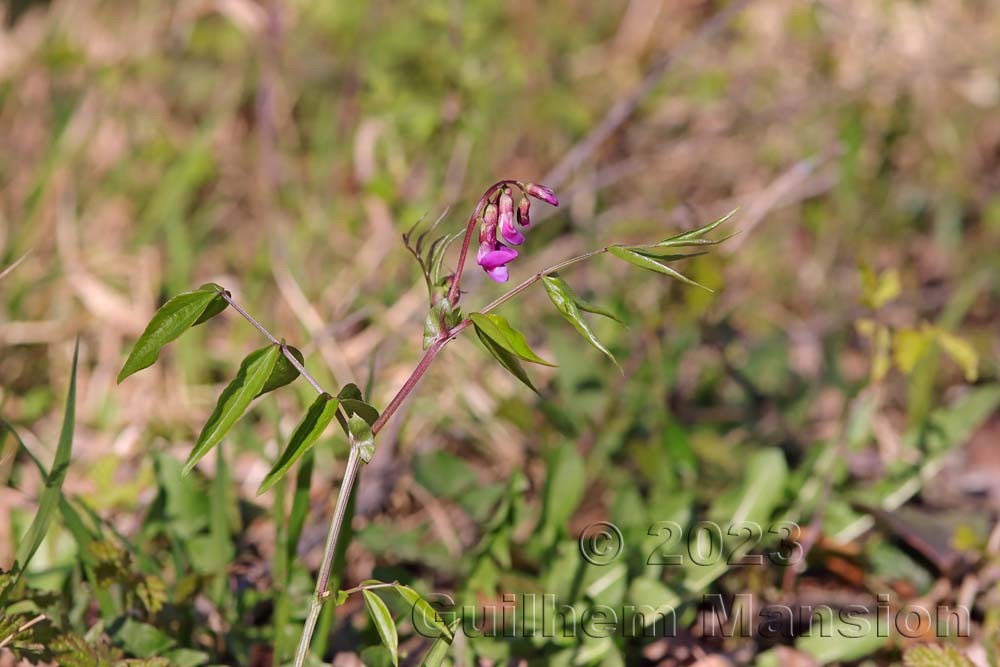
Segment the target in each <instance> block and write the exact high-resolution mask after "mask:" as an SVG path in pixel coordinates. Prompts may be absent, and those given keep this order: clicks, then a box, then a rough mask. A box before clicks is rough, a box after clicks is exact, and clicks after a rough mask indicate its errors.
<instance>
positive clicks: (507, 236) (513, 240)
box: [500, 220, 524, 245]
mask: <svg viewBox="0 0 1000 667" xmlns="http://www.w3.org/2000/svg"><path fill="white" fill-rule="evenodd" d="M500 234H501V235H502V236H503V240H504V241H506V242H507V243H509V244H511V245H521V244H522V243H524V234H522V233H521V232H519V231H517V227H515V226H514V224H513V222H511V221H507V220H505V221H504V224H503V226H502V227H500Z"/></svg>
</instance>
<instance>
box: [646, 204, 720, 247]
mask: <svg viewBox="0 0 1000 667" xmlns="http://www.w3.org/2000/svg"><path fill="white" fill-rule="evenodd" d="M738 210H739V209H738V208H734V209H733V210H732V211H730V212H729V213H726V214H725V215H724V216H722V217H721V218H719V219H718V220H715V221H714V222H710V223H708V224H707V225H702V226H701V227H698V228H697V229H691V230H688V231H686V232H681V233H680V234H675V235H674V236H671V237H670V238H667V239H664V240H663V241H660V242H659V243H657V244H655V245H657V246H661V247H664V246H683V245H710V244H715V243H722V241H725V239H719V240H717V241H711V240H708V239H702V238H700V237H702V236H704V235H705V234H707V233H709V232H710V231H712V230H713V229H715V228H716V227H718V226H719V225H721V224H723V223H724V222H726V221H727V220H729V219H730V218H731V217H733V216H734V215H736V211H738ZM726 238H728V237H726Z"/></svg>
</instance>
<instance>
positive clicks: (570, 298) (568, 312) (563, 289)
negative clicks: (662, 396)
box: [542, 274, 621, 370]
mask: <svg viewBox="0 0 1000 667" xmlns="http://www.w3.org/2000/svg"><path fill="white" fill-rule="evenodd" d="M542 284H543V285H545V292H546V293H547V294H548V295H549V299H551V301H552V304H553V305H554V306H555V307H556V310H558V311H559V313H560V314H561V315H562V316H563V317H564V318H565V319H566V321H567V322H569V323H570V324H572V325H573V328H574V329H576V330H577V332H578V333H579V334H580V335H581V336H583V337H584V338H585V339H586V340H587V342H589V343H590V344H591V345H593V346H594V347H596V348H597V349H598V350H600V351H601V352H602V353H603V354H605V355H606V356H607V357H608V359H610V360H611V361H613V362H614V364H615V366H618V360H617V359H615V355H613V354H611V352H610V351H609V350H608V348H606V347H604V345H603V344H602V343H601V341H599V340H598V339H597V335H596V334H594V332H593V330H591V328H590V326H589V325H588V324H587V322H586V321H585V320H584V319H583V316H582V315H580V308H579V304H578V301H579V300H578V299H577V298H576V294H574V293H573V289H572V288H571V287H570V286H569V285H568V284H567V283H566V281H565V280H563V279H562V278H560V277H559V276H557V275H555V274H552V275H548V276H542ZM618 368H619V370H621V366H618Z"/></svg>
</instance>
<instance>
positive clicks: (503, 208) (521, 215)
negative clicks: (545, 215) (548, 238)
mask: <svg viewBox="0 0 1000 667" xmlns="http://www.w3.org/2000/svg"><path fill="white" fill-rule="evenodd" d="M524 191H525V193H526V194H528V195H530V196H532V197H537V198H538V199H541V200H543V201H546V202H548V203H550V204H552V205H553V206H558V205H559V200H558V199H556V196H555V194H553V192H552V190H550V189H549V188H547V187H545V186H544V185H536V184H534V183H528V184H527V185H526V186H524ZM494 192H495V191H494ZM530 209H531V202H530V200H528V198H527V197H522V198H521V201H520V202H518V205H517V225H515V224H514V198H513V196H512V195H511V189H510V188H509V187H506V186H505V187H504V188H503V189H502V190H501V191H500V196H499V197H498V198H497V199H496V203H490V204H487V205H486V209H485V210H484V211H483V218H482V226H481V227H480V228H479V250H478V251H477V253H476V261H477V262H478V263H479V266H481V267H483V270H484V271H486V275H488V276H489V277H490V278H492V279H493V280H495V281H497V282H498V283H505V282H507V280H508V279H509V278H510V274H509V272H508V271H507V265H508V264H509V263H510V262H512V261H514V260H515V259H516V258H517V251H516V250H514V249H513V248H510V247H508V246H512V245H521V244H522V243H524V234H522V233H521V230H520V229H519V228H518V225H520V226H522V227H524V228H527V227H528V226H529V225H530V224H531V220H530V219H529V213H530ZM498 229H499V231H500V237H501V238H502V239H503V241H504V243H506V244H507V245H503V243H501V242H500V240H499V239H498V238H497V230H498Z"/></svg>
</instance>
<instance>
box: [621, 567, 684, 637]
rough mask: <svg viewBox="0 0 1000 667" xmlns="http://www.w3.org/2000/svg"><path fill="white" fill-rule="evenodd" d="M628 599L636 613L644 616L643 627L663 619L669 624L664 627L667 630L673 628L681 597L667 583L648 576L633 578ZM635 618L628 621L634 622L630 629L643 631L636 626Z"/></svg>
mask: <svg viewBox="0 0 1000 667" xmlns="http://www.w3.org/2000/svg"><path fill="white" fill-rule="evenodd" d="M627 600H628V603H629V606H630V607H632V608H634V609H635V613H636V615H637V616H638V615H641V616H642V626H641V628H645V627H649V626H650V625H652V624H653V623H656V622H657V621H660V620H661V619H662V622H664V623H666V624H667V625H666V626H665V627H664V629H663V630H664V631H665V632H669V631H670V630H672V629H673V627H672V626H671V625H670V624H671V623H676V621H674V620H672V619H671V616H672V615H673V614H674V610H676V609H677V608H678V607H679V606H680V604H681V599H680V596H678V595H677V593H675V592H674V591H672V590H670V589H669V588H667V586H666V584H664V583H662V582H661V581H659V580H657V579H650V578H648V577H639V578H637V579H633V580H632V583H631V584H629V587H628V593H627ZM635 620H636V619H635V618H632V619H628V620H627V621H626V623H632V624H633V625H632V626H630V629H632V630H635V631H641V628H636V626H635V625H634V623H635ZM627 627H628V626H627ZM635 636H640V635H639V634H636V635H635Z"/></svg>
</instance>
